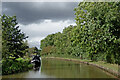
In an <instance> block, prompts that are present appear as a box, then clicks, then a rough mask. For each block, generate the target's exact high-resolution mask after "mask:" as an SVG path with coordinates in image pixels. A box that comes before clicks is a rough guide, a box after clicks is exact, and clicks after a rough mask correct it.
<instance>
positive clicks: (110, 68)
mask: <svg viewBox="0 0 120 80" xmlns="http://www.w3.org/2000/svg"><path fill="white" fill-rule="evenodd" d="M42 58H49V59H60V60H67V61H74V62H77V63H85V64H88V65H93V66H96V67H98V68H100V69H102V70H105V71H107V72H109V73H111V74H113V75H115V76H118V64H110V63H107V62H104V61H97V62H94V61H91V60H86V59H80V58H79V57H73V56H67V55H47V56H43V57H42Z"/></svg>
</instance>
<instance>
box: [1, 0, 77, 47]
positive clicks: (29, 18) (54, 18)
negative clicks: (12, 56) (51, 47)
mask: <svg viewBox="0 0 120 80" xmlns="http://www.w3.org/2000/svg"><path fill="white" fill-rule="evenodd" d="M77 5H78V2H2V14H6V15H9V16H13V15H16V16H17V22H18V23H19V24H18V25H19V27H20V29H21V30H22V32H25V34H26V36H29V38H28V39H27V40H28V44H29V46H30V47H35V46H36V47H38V48H40V41H41V40H42V39H44V38H45V37H46V36H47V35H49V34H53V33H57V32H62V30H63V29H64V28H65V27H68V26H69V25H76V24H75V19H74V18H75V15H74V13H75V11H74V8H75V7H77Z"/></svg>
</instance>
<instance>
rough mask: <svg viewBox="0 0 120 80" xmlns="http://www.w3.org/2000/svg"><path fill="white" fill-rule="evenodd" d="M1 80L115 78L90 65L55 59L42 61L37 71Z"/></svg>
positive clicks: (6, 76)
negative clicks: (23, 79) (25, 79)
mask: <svg viewBox="0 0 120 80" xmlns="http://www.w3.org/2000/svg"><path fill="white" fill-rule="evenodd" d="M2 78H115V77H114V76H113V75H111V74H109V73H107V72H105V71H103V70H101V69H99V68H97V67H94V66H92V65H87V64H83V63H77V62H72V61H63V60H56V59H42V65H41V67H40V69H39V70H37V71H35V70H29V71H27V72H21V73H17V74H12V75H4V76H2Z"/></svg>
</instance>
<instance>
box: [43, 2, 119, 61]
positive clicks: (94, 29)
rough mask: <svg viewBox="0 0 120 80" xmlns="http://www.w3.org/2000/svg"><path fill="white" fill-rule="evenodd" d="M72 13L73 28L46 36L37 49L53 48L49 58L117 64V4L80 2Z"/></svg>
mask: <svg viewBox="0 0 120 80" xmlns="http://www.w3.org/2000/svg"><path fill="white" fill-rule="evenodd" d="M74 11H75V16H76V17H75V20H76V25H77V26H72V25H70V26H68V27H67V28H65V29H63V32H62V33H60V32H58V33H56V34H51V35H48V36H47V37H46V38H45V39H43V40H42V41H41V49H42V50H44V49H43V48H45V47H48V46H54V49H55V50H54V52H52V53H53V54H69V55H74V56H78V57H80V58H82V59H91V60H93V61H98V60H102V61H106V62H109V63H119V62H120V61H119V57H120V2H80V3H79V4H78V7H76V8H75V9H74ZM44 51H45V50H44ZM42 52H43V51H42Z"/></svg>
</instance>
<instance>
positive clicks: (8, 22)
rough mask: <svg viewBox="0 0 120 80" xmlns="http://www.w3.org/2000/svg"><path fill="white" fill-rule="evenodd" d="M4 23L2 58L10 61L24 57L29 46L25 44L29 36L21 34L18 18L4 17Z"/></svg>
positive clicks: (2, 19)
mask: <svg viewBox="0 0 120 80" xmlns="http://www.w3.org/2000/svg"><path fill="white" fill-rule="evenodd" d="M1 21H2V58H3V59H8V58H10V57H14V59H16V58H19V57H23V56H24V55H25V53H26V51H25V49H27V48H28V45H27V44H26V43H25V42H24V40H25V39H26V38H28V36H25V33H23V32H21V30H20V29H19V26H17V24H18V23H17V21H16V16H13V17H10V16H6V15H3V16H2V17H1Z"/></svg>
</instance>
